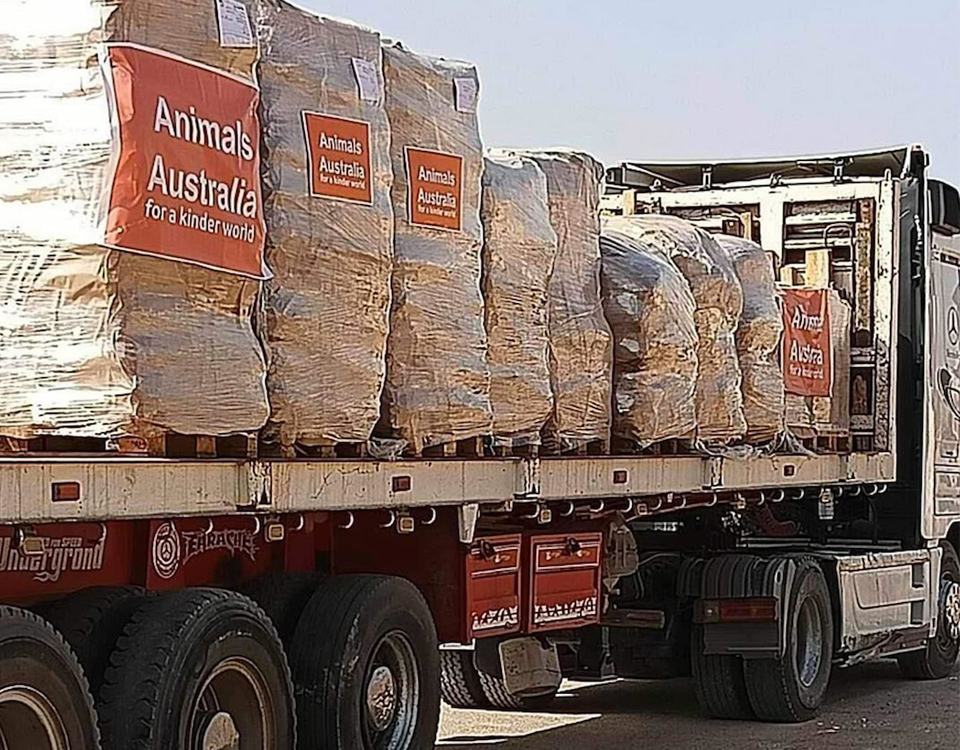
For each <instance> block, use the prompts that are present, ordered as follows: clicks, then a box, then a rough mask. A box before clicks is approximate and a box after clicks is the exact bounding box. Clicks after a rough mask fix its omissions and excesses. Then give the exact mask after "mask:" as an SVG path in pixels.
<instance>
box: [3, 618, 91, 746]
mask: <svg viewBox="0 0 960 750" xmlns="http://www.w3.org/2000/svg"><path fill="white" fill-rule="evenodd" d="M99 747H100V734H99V732H98V731H97V718H96V714H95V713H94V710H93V698H92V697H91V696H90V690H89V688H88V687H87V681H86V678H85V677H84V676H83V670H82V669H81V667H80V663H79V662H78V661H77V658H76V656H74V654H73V652H72V651H71V650H70V647H69V646H68V645H67V643H66V641H64V640H63V638H62V637H61V636H60V634H59V633H57V631H56V630H54V629H53V627H52V626H51V625H49V624H47V623H45V622H44V621H43V620H42V619H40V617H38V616H37V615H35V614H33V613H32V612H26V611H24V610H21V609H15V608H14V607H0V748H3V749H4V750H72V749H73V748H83V750H88V749H89V750H96V749H97V748H99Z"/></svg>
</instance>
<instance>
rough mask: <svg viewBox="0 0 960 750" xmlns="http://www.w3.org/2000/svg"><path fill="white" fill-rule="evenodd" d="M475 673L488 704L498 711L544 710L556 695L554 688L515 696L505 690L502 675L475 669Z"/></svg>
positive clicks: (533, 711)
mask: <svg viewBox="0 0 960 750" xmlns="http://www.w3.org/2000/svg"><path fill="white" fill-rule="evenodd" d="M477 674H478V675H479V677H480V687H481V688H482V689H483V694H484V695H485V696H486V698H487V701H488V702H489V704H490V706H491V707H492V708H495V709H498V710H500V711H530V712H532V713H535V712H538V711H546V710H547V709H548V708H549V707H550V704H552V703H553V699H554V698H555V697H556V696H557V690H556V689H554V690H551V691H550V692H548V693H544V694H543V695H534V696H524V697H521V696H517V695H514V694H513V693H511V692H509V691H508V690H507V686H506V684H504V682H503V678H502V677H499V676H496V677H494V676H493V675H489V674H486V673H485V672H482V671H480V670H477Z"/></svg>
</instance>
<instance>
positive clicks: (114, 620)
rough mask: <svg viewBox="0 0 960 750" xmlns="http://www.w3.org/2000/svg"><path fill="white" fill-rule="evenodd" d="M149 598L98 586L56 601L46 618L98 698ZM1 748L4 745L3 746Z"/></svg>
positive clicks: (123, 589) (127, 589)
mask: <svg viewBox="0 0 960 750" xmlns="http://www.w3.org/2000/svg"><path fill="white" fill-rule="evenodd" d="M146 596H148V594H147V592H146V591H144V589H142V588H140V587H139V586H97V587H95V588H89V589H83V590H82V591H78V592H76V593H74V594H71V595H70V596H68V597H66V598H65V599H60V600H59V601H56V602H54V603H53V604H52V605H50V606H49V607H48V608H47V610H46V618H47V620H48V621H49V622H50V624H51V625H53V626H54V627H55V628H56V629H57V630H59V631H60V633H61V635H63V637H64V638H65V639H66V641H67V643H69V644H70V647H71V648H72V649H73V651H74V653H75V654H76V655H77V659H79V661H80V664H81V665H82V666H83V672H84V674H85V675H86V676H87V681H88V682H89V683H90V692H91V693H93V694H94V695H97V694H98V693H99V691H100V687H101V686H102V685H103V675H104V673H105V672H106V671H107V666H109V664H110V655H111V654H112V653H113V649H114V648H115V647H116V645H117V641H118V640H119V639H120V636H121V634H122V633H123V629H124V627H125V626H126V624H127V623H128V622H130V618H131V617H133V613H134V612H135V611H136V609H137V608H138V607H139V606H140V604H141V603H142V602H143V600H144V598H145V597H146ZM0 747H2V746H0Z"/></svg>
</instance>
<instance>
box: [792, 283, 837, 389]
mask: <svg viewBox="0 0 960 750" xmlns="http://www.w3.org/2000/svg"><path fill="white" fill-rule="evenodd" d="M831 343H832V342H831V338H830V313H829V308H828V307H827V291H826V290H825V289H788V290H786V291H785V292H784V295H783V381H784V385H785V387H786V390H787V392H788V393H796V394H798V395H801V396H829V395H830V388H831V386H832V379H833V362H832V352H831Z"/></svg>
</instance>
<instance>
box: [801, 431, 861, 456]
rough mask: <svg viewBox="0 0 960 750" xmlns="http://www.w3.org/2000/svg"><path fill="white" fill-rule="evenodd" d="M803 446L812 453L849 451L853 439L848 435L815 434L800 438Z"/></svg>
mask: <svg viewBox="0 0 960 750" xmlns="http://www.w3.org/2000/svg"><path fill="white" fill-rule="evenodd" d="M800 442H801V443H802V444H803V447H804V448H806V449H807V450H808V451H811V452H812V453H822V454H826V453H850V449H851V446H852V444H853V442H854V441H853V440H852V439H851V437H850V436H849V435H816V436H814V437H806V438H801V440H800Z"/></svg>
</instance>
